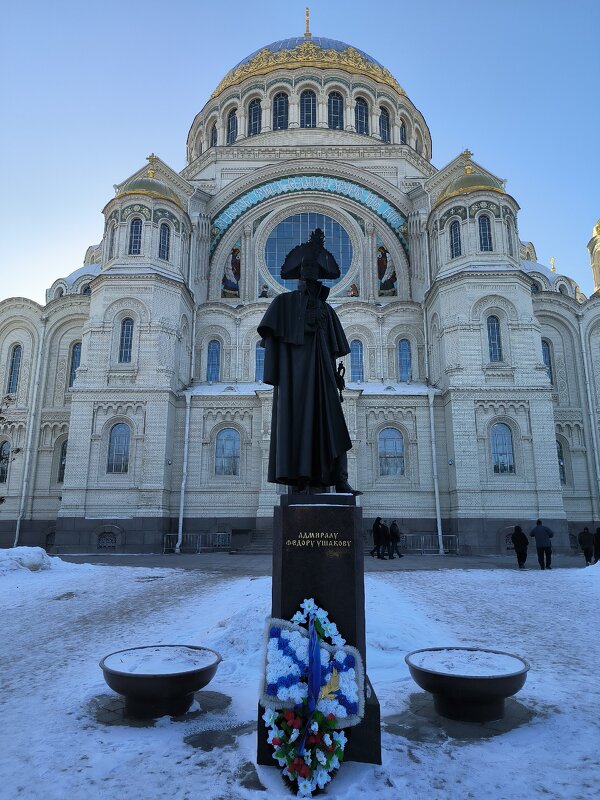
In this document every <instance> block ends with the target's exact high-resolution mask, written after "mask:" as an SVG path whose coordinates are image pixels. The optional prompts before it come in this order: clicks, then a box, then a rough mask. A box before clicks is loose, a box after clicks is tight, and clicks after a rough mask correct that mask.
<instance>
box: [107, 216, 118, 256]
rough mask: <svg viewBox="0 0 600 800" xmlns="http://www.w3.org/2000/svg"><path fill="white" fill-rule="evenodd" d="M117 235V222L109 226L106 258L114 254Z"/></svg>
mask: <svg viewBox="0 0 600 800" xmlns="http://www.w3.org/2000/svg"><path fill="white" fill-rule="evenodd" d="M116 235H117V223H116V222H115V223H113V224H112V225H111V226H110V233H109V234H108V259H109V261H110V259H111V258H114V255H115V237H116Z"/></svg>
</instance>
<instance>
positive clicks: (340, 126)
mask: <svg viewBox="0 0 600 800" xmlns="http://www.w3.org/2000/svg"><path fill="white" fill-rule="evenodd" d="M327 125H328V127H329V128H332V129H333V130H339V131H342V130H344V98H343V97H342V95H341V94H340V93H339V92H331V94H330V95H329V97H328V98H327Z"/></svg>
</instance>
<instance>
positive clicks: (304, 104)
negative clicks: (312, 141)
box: [300, 89, 317, 128]
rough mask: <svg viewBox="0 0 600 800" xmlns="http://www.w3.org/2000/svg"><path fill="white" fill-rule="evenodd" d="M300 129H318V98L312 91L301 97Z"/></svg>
mask: <svg viewBox="0 0 600 800" xmlns="http://www.w3.org/2000/svg"><path fill="white" fill-rule="evenodd" d="M300 127H301V128H316V127H317V96H316V94H315V93H314V92H313V91H312V90H311V89H307V90H306V91H304V92H302V94H301V95H300Z"/></svg>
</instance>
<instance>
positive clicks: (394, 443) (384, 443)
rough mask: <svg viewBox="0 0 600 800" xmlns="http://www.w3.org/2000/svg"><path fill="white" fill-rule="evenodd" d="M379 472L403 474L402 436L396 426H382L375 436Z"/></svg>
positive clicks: (383, 473)
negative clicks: (376, 436)
mask: <svg viewBox="0 0 600 800" xmlns="http://www.w3.org/2000/svg"><path fill="white" fill-rule="evenodd" d="M377 443H378V452H379V474H380V475H381V476H387V475H404V437H403V436H402V434H401V433H400V431H399V430H397V429H396V428H384V429H383V430H382V431H380V433H379V436H378V438H377Z"/></svg>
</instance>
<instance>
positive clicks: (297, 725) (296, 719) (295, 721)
mask: <svg viewBox="0 0 600 800" xmlns="http://www.w3.org/2000/svg"><path fill="white" fill-rule="evenodd" d="M290 725H291V726H292V728H300V727H302V720H301V719H300V717H294V719H293V720H292V722H291V723H290Z"/></svg>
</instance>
